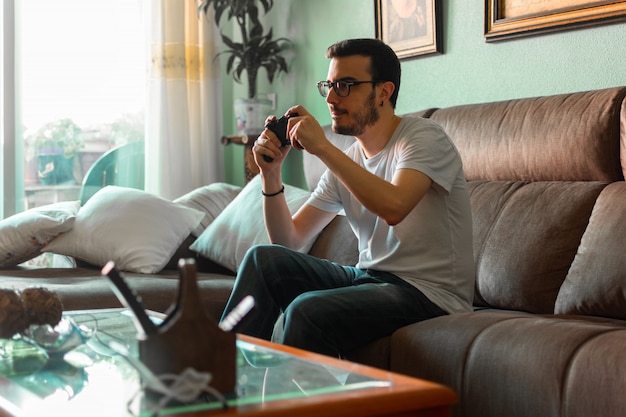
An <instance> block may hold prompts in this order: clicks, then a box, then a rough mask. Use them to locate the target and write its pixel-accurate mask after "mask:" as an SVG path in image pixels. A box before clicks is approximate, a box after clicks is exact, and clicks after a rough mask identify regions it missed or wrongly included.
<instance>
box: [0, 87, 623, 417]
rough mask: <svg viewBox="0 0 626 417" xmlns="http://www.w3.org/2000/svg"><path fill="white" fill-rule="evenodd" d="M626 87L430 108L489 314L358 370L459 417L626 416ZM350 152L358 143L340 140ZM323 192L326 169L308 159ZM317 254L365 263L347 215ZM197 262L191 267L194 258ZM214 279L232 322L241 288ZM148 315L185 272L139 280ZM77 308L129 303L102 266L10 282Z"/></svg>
mask: <svg viewBox="0 0 626 417" xmlns="http://www.w3.org/2000/svg"><path fill="white" fill-rule="evenodd" d="M625 98H626V87H619V88H610V89H605V90H597V91H589V92H582V93H573V94H563V95H555V96H548V97H538V98H527V99H517V100H509V101H503V102H494V103H484V104H472V105H464V106H456V107H449V108H443V109H430V110H426V111H421V112H419V113H415V114H413V115H418V116H422V117H430V118H432V119H433V120H435V121H437V122H438V123H440V124H441V125H442V126H443V127H444V128H445V129H446V130H447V132H448V133H449V134H450V136H451V137H452V139H453V141H454V142H455V143H456V145H457V147H458V148H459V151H460V152H461V155H462V157H463V161H464V169H465V173H466V177H467V180H468V182H469V186H470V192H471V204H472V212H473V219H474V256H475V260H476V291H475V302H474V305H475V311H473V312H471V313H466V314H455V315H450V316H445V317H440V318H437V319H433V320H429V321H426V322H422V323H417V324H414V325H411V326H407V327H405V328H402V329H400V330H398V331H397V332H395V333H394V334H393V335H391V336H390V337H387V338H384V339H379V340H376V341H373V342H372V343H371V344H369V345H368V346H366V347H364V348H362V349H360V350H358V351H355V352H347V353H346V357H347V358H348V359H351V360H354V361H358V362H363V363H367V364H370V365H374V366H378V367H382V368H387V369H391V370H392V371H396V372H399V373H403V374H409V375H413V376H416V377H419V378H425V379H429V380H432V381H436V382H440V383H443V384H446V385H448V386H450V387H452V388H453V389H454V390H455V391H456V392H457V393H458V394H459V397H460V401H459V403H458V404H457V405H456V406H455V407H454V410H453V413H454V415H455V416H463V417H473V416H476V417H478V416H480V417H502V416H520V417H522V416H524V417H531V416H532V417H536V416H542V417H550V416H561V417H576V416H581V417H582V416H585V417H588V416H595V415H602V416H616V417H617V416H623V415H626V395H625V393H626V349H625V348H624V347H625V346H626V256H625V255H624V247H626V183H625V182H624V172H626V104H625V103H626V102H625ZM327 132H328V134H329V136H332V138H333V140H334V141H336V142H337V143H338V144H340V146H346V145H347V144H349V143H350V142H351V141H352V140H353V139H352V138H346V137H341V136H338V135H334V134H332V133H331V132H330V131H329V130H328V129H327ZM304 169H305V173H306V175H307V182H308V185H309V187H310V188H311V187H313V186H314V184H315V183H316V181H317V179H318V178H319V175H321V172H322V170H323V166H322V165H321V164H320V162H319V161H318V160H317V159H316V158H314V157H311V156H309V155H306V154H305V156H304ZM310 252H311V253H312V254H314V255H317V256H320V257H325V258H329V259H332V260H336V261H339V262H344V263H348V264H350V263H351V264H354V262H356V258H357V256H356V240H355V238H354V235H353V234H352V232H351V230H350V228H349V226H348V225H347V222H346V221H345V219H344V218H342V217H337V218H336V219H335V220H334V221H333V222H332V223H331V224H330V225H329V226H328V227H327V228H326V229H325V231H324V232H323V233H322V234H321V235H320V236H319V237H318V239H317V241H316V242H315V244H314V245H313V247H312V248H311V251H310ZM184 255H189V254H188V253H185V254H184ZM199 261H200V267H201V270H202V271H203V272H202V273H200V274H199V279H200V282H199V285H200V288H201V290H202V296H203V299H204V300H205V303H206V305H207V306H208V307H209V309H210V311H211V312H212V313H213V314H214V315H218V314H219V312H220V311H221V309H222V308H223V306H224V303H225V301H226V299H227V297H228V294H229V293H230V290H231V288H232V283H233V280H234V277H233V276H232V274H228V273H225V271H216V270H215V268H214V267H211V268H205V267H204V262H203V261H202V260H199ZM128 275H129V276H130V279H131V284H132V285H133V287H135V288H136V289H137V291H138V292H139V293H140V294H141V296H142V297H143V299H144V302H145V304H146V305H147V307H148V308H152V309H155V310H158V311H164V310H165V309H167V307H168V306H169V305H170V303H172V302H173V300H174V299H175V294H176V288H177V279H176V278H177V272H176V271H164V272H163V273H162V274H159V276H142V275H138V274H128ZM0 276H1V277H2V283H3V284H2V286H3V287H7V286H9V287H11V286H13V287H15V288H23V287H24V286H28V285H33V284H34V285H43V286H46V287H48V288H50V289H53V290H55V291H57V292H58V293H59V294H60V295H61V297H62V300H63V302H64V305H65V308H66V309H83V308H102V307H112V306H119V302H118V301H117V299H116V298H115V296H114V295H113V293H112V292H111V290H110V287H109V285H108V283H107V282H106V280H104V279H102V278H100V277H99V276H98V274H97V271H95V270H93V269H86V268H77V269H62V270H51V269H44V270H41V269H39V270H27V269H11V270H4V271H1V270H0Z"/></svg>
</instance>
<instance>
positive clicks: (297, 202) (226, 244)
mask: <svg viewBox="0 0 626 417" xmlns="http://www.w3.org/2000/svg"><path fill="white" fill-rule="evenodd" d="M309 195H310V193H309V192H308V191H305V190H303V189H301V188H296V187H293V186H290V185H285V197H286V199H287V205H288V206H289V210H290V212H291V214H294V213H295V212H296V211H297V210H298V209H299V208H300V207H301V206H302V205H303V204H304V203H305V202H306V201H307V200H308V198H309ZM270 198H272V197H270ZM262 199H263V196H262V195H261V179H260V177H259V176H256V177H254V178H253V179H252V180H251V181H250V182H249V183H248V184H247V185H246V186H245V187H244V189H243V190H242V191H241V192H240V193H239V195H238V196H237V197H236V198H235V199H234V200H233V202H232V203H230V204H229V205H228V206H227V207H226V209H224V211H223V212H222V213H221V214H220V215H219V216H217V217H216V218H215V220H213V223H211V224H210V225H209V227H207V228H206V230H205V231H204V232H203V233H202V234H201V235H200V237H199V238H198V239H197V240H196V241H195V242H194V243H193V244H192V245H191V246H190V247H189V248H190V249H191V250H192V251H195V252H198V253H199V254H200V255H202V256H204V257H205V258H208V259H211V260H212V261H214V262H217V263H218V264H220V265H222V266H223V267H225V268H228V269H230V270H231V271H234V272H236V271H237V269H239V265H240V264H241V261H242V259H243V256H244V255H245V254H246V252H247V251H248V249H250V247H252V246H253V245H258V244H263V243H269V238H268V237H267V232H266V230H265V221H264V219H263V200H262ZM314 241H315V240H314V239H313V240H311V242H309V243H308V244H307V245H306V247H304V248H302V251H303V252H308V250H309V249H310V248H311V246H312V245H313V242H314Z"/></svg>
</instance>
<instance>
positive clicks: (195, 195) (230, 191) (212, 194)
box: [174, 182, 241, 237]
mask: <svg viewBox="0 0 626 417" xmlns="http://www.w3.org/2000/svg"><path fill="white" fill-rule="evenodd" d="M240 191H241V187H239V186H237V185H232V184H228V183H225V182H215V183H213V184H210V185H207V186H204V187H200V188H197V189H195V190H193V191H190V192H189V193H187V194H185V195H183V196H181V197H178V198H177V199H176V200H174V202H175V203H180V204H182V205H183V206H185V207H191V208H193V209H196V210H200V211H201V212H203V213H204V217H203V218H202V221H201V222H200V224H199V225H198V227H196V228H195V229H194V230H193V231H192V232H191V234H192V235H194V236H195V237H198V236H200V235H201V234H202V232H204V229H206V228H207V227H208V226H209V225H210V224H211V222H212V221H213V220H215V218H216V217H217V216H218V215H219V214H220V213H221V212H222V211H224V209H225V208H226V206H228V205H229V204H230V203H231V201H233V200H234V199H235V197H237V194H239V192H240Z"/></svg>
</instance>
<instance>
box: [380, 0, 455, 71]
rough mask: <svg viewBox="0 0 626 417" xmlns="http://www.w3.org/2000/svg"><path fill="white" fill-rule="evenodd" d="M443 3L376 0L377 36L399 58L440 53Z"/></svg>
mask: <svg viewBox="0 0 626 417" xmlns="http://www.w3.org/2000/svg"><path fill="white" fill-rule="evenodd" d="M440 3H441V1H440V0H376V1H375V6H376V37H377V38H378V39H380V40H382V41H383V42H385V43H386V44H388V45H389V46H391V47H392V48H393V50H394V51H395V52H396V54H397V55H398V57H399V58H400V59H403V58H410V57H415V56H419V55H427V54H440V53H443V50H442V36H441V4H440Z"/></svg>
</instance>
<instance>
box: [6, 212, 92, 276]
mask: <svg viewBox="0 0 626 417" xmlns="http://www.w3.org/2000/svg"><path fill="white" fill-rule="evenodd" d="M79 207H80V201H65V202H61V203H54V204H48V205H45V206H41V207H35V208H32V209H30V210H26V211H24V212H22V213H18V214H15V215H13V216H10V217H7V218H6V219H4V220H2V221H0V267H3V268H4V267H9V266H15V265H18V264H21V263H22V262H26V261H28V260H30V259H32V258H34V257H36V256H38V255H39V254H40V253H41V249H42V248H43V247H44V246H46V245H47V244H48V243H49V242H51V241H52V239H54V238H55V237H57V236H58V235H59V234H61V233H63V232H67V231H68V230H70V229H71V228H72V227H73V226H74V220H75V218H76V213H77V212H78V209H79Z"/></svg>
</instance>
